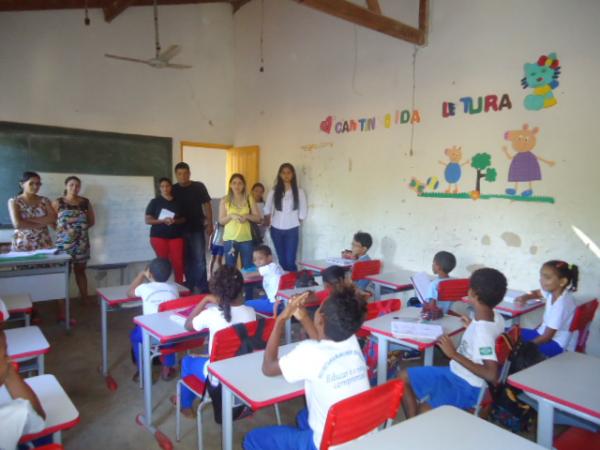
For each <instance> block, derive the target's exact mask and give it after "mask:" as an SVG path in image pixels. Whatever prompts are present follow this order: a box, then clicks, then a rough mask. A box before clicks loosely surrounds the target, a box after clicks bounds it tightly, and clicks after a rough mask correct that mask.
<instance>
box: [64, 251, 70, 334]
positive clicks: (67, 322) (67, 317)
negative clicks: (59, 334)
mask: <svg viewBox="0 0 600 450" xmlns="http://www.w3.org/2000/svg"><path fill="white" fill-rule="evenodd" d="M65 327H66V328H67V332H68V331H70V330H71V307H70V301H69V262H68V261H67V262H66V263H65Z"/></svg>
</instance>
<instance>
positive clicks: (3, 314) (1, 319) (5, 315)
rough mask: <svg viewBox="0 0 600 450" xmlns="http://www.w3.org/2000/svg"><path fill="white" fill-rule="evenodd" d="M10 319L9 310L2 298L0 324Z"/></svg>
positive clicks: (0, 300) (0, 301)
mask: <svg viewBox="0 0 600 450" xmlns="http://www.w3.org/2000/svg"><path fill="white" fill-rule="evenodd" d="M9 317H10V314H8V309H6V305H5V304H4V302H3V301H2V299H1V298H0V323H2V322H4V321H6V320H8V318H9Z"/></svg>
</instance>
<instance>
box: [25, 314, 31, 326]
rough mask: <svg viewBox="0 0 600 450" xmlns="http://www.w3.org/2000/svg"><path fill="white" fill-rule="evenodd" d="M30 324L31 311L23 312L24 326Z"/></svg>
mask: <svg viewBox="0 0 600 450" xmlns="http://www.w3.org/2000/svg"><path fill="white" fill-rule="evenodd" d="M29 325H31V313H25V326H26V327H28V326H29Z"/></svg>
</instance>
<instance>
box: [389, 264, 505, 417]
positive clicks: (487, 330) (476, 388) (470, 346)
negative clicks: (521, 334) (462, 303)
mask: <svg viewBox="0 0 600 450" xmlns="http://www.w3.org/2000/svg"><path fill="white" fill-rule="evenodd" d="M470 284H471V287H470V289H469V302H470V303H471V305H472V306H473V308H474V310H475V316H474V319H473V320H470V319H469V318H467V317H466V316H463V317H462V319H463V321H464V322H465V324H466V325H467V328H466V330H465V332H464V334H463V336H462V339H461V342H460V345H459V347H458V349H456V348H455V347H454V343H453V342H452V339H451V338H450V337H449V336H446V335H444V336H442V337H441V338H440V339H439V341H438V342H437V345H438V346H439V347H440V349H441V350H442V351H443V352H444V354H445V355H446V356H447V357H448V358H449V359H450V366H449V367H410V368H408V369H403V370H402V372H401V373H400V378H401V379H402V380H403V381H404V383H405V384H404V397H403V399H402V403H403V405H404V411H405V413H406V416H407V417H408V418H411V417H414V416H415V415H416V414H420V413H422V412H426V411H428V410H430V409H432V408H437V407H438V406H442V405H452V406H456V407H458V408H463V409H468V408H472V407H473V406H475V404H476V403H477V398H478V396H479V392H480V391H481V387H482V386H484V384H485V382H486V381H489V382H495V381H496V380H497V378H498V358H497V356H496V339H497V338H498V336H500V335H501V334H502V333H503V331H504V319H503V318H502V316H501V315H500V314H498V313H496V312H495V311H494V307H495V306H496V305H497V304H498V303H500V302H501V301H502V299H503V298H504V295H505V294H506V277H505V276H504V275H503V274H502V273H500V272H499V271H497V270H495V269H488V268H486V269H479V270H476V271H475V272H473V274H472V275H471V280H470Z"/></svg>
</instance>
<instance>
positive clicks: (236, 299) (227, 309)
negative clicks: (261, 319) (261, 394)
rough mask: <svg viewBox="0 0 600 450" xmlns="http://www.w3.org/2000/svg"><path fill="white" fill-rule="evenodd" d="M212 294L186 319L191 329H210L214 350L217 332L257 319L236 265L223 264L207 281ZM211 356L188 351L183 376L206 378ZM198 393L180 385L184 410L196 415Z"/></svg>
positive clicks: (209, 342)
mask: <svg viewBox="0 0 600 450" xmlns="http://www.w3.org/2000/svg"><path fill="white" fill-rule="evenodd" d="M208 287H209V289H210V294H209V295H207V296H206V297H204V298H203V299H202V301H201V302H200V303H198V305H196V307H195V308H194V309H193V310H192V312H191V313H190V315H189V316H188V318H187V320H186V322H185V328H186V329H188V330H190V331H193V330H195V331H200V330H205V329H207V330H208V351H209V355H210V352H211V351H212V343H213V337H214V335H215V334H216V333H217V332H218V331H220V330H223V329H225V328H228V327H230V326H232V325H235V324H237V323H247V322H252V321H254V320H256V313H255V312H254V309H252V308H250V307H248V306H246V305H244V295H243V288H244V277H243V276H242V274H241V273H240V271H239V270H237V269H236V268H235V267H229V266H222V267H220V268H219V269H217V271H216V272H215V273H214V275H213V276H212V278H211V279H210V280H209V282H208ZM208 361H209V358H206V357H203V356H196V355H187V356H184V357H183V360H182V361H181V378H185V377H187V376H189V375H195V376H196V377H198V378H199V379H200V380H202V381H206V377H207V374H208V371H207V370H208ZM195 398H196V395H195V394H194V393H193V392H192V391H190V390H189V389H187V388H186V387H185V386H182V388H181V413H182V414H183V415H184V416H186V417H189V418H192V417H193V416H194V412H193V410H192V403H193V402H194V399H195Z"/></svg>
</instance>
